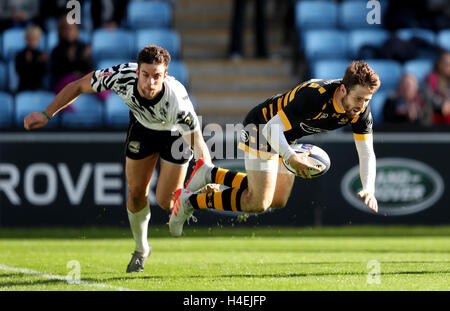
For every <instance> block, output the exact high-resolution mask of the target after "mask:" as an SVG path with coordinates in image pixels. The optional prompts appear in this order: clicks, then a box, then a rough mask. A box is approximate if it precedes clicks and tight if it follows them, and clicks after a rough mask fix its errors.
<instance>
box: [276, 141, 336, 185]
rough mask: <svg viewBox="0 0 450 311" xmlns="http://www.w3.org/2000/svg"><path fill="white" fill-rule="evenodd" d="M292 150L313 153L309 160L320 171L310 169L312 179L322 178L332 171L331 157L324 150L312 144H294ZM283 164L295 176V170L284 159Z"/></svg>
mask: <svg viewBox="0 0 450 311" xmlns="http://www.w3.org/2000/svg"><path fill="white" fill-rule="evenodd" d="M291 148H292V149H294V151H295V152H296V153H303V152H305V151H311V154H310V155H309V160H310V162H311V163H312V164H314V165H315V166H316V167H317V168H318V169H319V171H315V170H313V169H309V171H310V173H311V177H312V178H314V177H319V176H322V175H323V174H325V173H326V172H327V171H328V170H329V169H330V165H331V161H330V157H329V156H328V154H327V153H326V152H325V151H324V150H323V149H322V148H320V147H317V146H315V145H311V144H293V145H291ZM283 164H284V166H285V167H286V168H287V169H288V170H289V171H290V172H291V173H293V174H294V175H295V170H294V169H293V168H292V167H291V166H290V165H289V164H288V163H287V162H286V161H285V160H284V159H283Z"/></svg>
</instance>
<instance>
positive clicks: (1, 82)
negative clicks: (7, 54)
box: [0, 62, 8, 91]
mask: <svg viewBox="0 0 450 311" xmlns="http://www.w3.org/2000/svg"><path fill="white" fill-rule="evenodd" d="M7 88H8V67H7V65H6V64H5V63H3V62H0V91H6V90H7Z"/></svg>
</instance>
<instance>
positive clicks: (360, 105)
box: [342, 85, 374, 119]
mask: <svg viewBox="0 0 450 311" xmlns="http://www.w3.org/2000/svg"><path fill="white" fill-rule="evenodd" d="M342 87H344V86H343V85H342ZM344 92H345V93H346V94H345V95H344V97H343V98H342V106H343V108H344V110H345V113H346V115H347V117H349V118H350V119H353V118H354V117H356V116H358V115H359V114H360V113H361V112H362V111H363V110H364V109H365V108H366V107H367V105H369V101H370V100H371V99H372V95H373V93H374V92H373V91H371V90H370V89H369V88H368V87H364V86H361V85H356V86H354V87H352V88H351V89H350V91H348V92H347V91H345V88H344Z"/></svg>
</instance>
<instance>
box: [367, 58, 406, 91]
mask: <svg viewBox="0 0 450 311" xmlns="http://www.w3.org/2000/svg"><path fill="white" fill-rule="evenodd" d="M366 62H367V63H368V64H369V65H370V67H371V68H372V69H373V70H375V71H376V72H377V73H378V76H379V77H380V80H381V87H380V90H382V91H390V90H393V89H395V88H396V87H397V84H398V81H399V80H400V77H401V75H402V73H403V70H402V65H401V64H400V63H399V62H397V61H394V60H390V59H366Z"/></svg>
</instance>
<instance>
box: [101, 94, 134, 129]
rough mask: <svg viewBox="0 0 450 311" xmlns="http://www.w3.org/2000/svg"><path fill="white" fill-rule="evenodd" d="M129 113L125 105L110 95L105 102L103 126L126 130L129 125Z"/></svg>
mask: <svg viewBox="0 0 450 311" xmlns="http://www.w3.org/2000/svg"><path fill="white" fill-rule="evenodd" d="M129 113H130V110H129V109H128V107H127V105H126V104H125V103H124V102H123V100H122V99H121V98H120V97H119V95H117V94H115V93H112V94H110V95H109V96H108V98H107V99H106V102H105V125H106V126H107V127H110V128H117V129H126V128H127V127H128V123H129Z"/></svg>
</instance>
